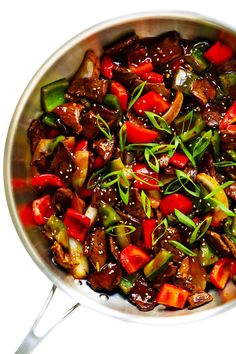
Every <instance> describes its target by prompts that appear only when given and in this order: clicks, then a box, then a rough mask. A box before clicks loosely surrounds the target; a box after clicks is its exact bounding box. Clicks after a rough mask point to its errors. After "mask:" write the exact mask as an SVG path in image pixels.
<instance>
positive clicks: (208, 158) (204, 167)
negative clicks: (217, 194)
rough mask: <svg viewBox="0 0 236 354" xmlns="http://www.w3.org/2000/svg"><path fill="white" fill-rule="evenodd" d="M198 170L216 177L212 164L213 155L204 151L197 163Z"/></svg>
mask: <svg viewBox="0 0 236 354" xmlns="http://www.w3.org/2000/svg"><path fill="white" fill-rule="evenodd" d="M198 168H199V171H201V172H204V173H206V174H207V175H209V176H211V177H213V178H215V179H216V169H215V166H214V158H213V155H212V154H211V153H210V152H209V151H206V152H205V154H204V156H203V158H202V159H201V161H200V163H199V166H198Z"/></svg>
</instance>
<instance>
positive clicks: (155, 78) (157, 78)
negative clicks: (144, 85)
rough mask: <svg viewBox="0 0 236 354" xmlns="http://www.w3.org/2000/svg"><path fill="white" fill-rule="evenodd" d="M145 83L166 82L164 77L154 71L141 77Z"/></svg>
mask: <svg viewBox="0 0 236 354" xmlns="http://www.w3.org/2000/svg"><path fill="white" fill-rule="evenodd" d="M139 76H140V78H141V79H142V80H143V81H147V82H151V83H155V84H160V83H161V82H163V81H164V78H163V75H161V74H158V73H155V72H154V71H149V72H145V73H142V74H140V75H139Z"/></svg>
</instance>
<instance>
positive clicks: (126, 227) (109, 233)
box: [105, 224, 136, 236]
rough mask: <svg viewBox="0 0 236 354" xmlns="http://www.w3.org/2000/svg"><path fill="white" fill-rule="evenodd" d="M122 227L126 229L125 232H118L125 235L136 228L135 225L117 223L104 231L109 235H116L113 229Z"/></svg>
mask: <svg viewBox="0 0 236 354" xmlns="http://www.w3.org/2000/svg"><path fill="white" fill-rule="evenodd" d="M121 227H122V229H128V231H127V232H124V233H123V234H120V233H119V236H126V235H129V234H132V232H134V231H135V230H136V227H135V226H132V225H125V224H119V225H113V226H110V227H108V228H107V229H106V230H105V232H106V233H107V234H108V235H110V236H118V235H117V234H115V233H113V232H114V231H115V230H117V229H120V228H121Z"/></svg>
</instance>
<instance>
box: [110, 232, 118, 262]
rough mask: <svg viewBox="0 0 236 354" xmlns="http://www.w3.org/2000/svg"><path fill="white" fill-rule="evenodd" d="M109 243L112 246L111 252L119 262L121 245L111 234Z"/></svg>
mask: <svg viewBox="0 0 236 354" xmlns="http://www.w3.org/2000/svg"><path fill="white" fill-rule="evenodd" d="M108 243H109V248H110V251H111V254H112V255H113V257H114V258H115V260H116V261H118V262H119V260H120V250H119V247H118V246H117V244H116V240H115V238H114V237H112V236H109V237H108Z"/></svg>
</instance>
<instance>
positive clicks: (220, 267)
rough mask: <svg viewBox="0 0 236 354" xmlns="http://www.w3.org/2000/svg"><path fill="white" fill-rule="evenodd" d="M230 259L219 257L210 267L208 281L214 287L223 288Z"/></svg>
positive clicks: (228, 271)
mask: <svg viewBox="0 0 236 354" xmlns="http://www.w3.org/2000/svg"><path fill="white" fill-rule="evenodd" d="M230 268H231V259H230V258H227V257H225V258H221V259H219V260H218V261H217V262H216V263H215V264H214V267H213V268H212V271H211V273H210V281H211V282H212V284H213V285H214V286H215V287H216V289H219V290H222V289H224V287H225V285H226V283H227V281H228V279H229V276H230V271H231V269H230Z"/></svg>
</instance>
